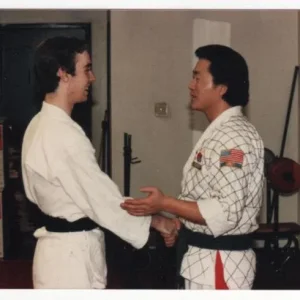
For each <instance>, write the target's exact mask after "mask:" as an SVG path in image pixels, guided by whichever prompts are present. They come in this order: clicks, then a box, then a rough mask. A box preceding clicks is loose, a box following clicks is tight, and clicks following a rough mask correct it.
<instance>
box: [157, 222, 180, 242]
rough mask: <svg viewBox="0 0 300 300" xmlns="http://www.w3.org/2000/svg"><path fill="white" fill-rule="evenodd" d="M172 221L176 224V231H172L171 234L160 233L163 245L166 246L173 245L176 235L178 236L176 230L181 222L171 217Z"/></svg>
mask: <svg viewBox="0 0 300 300" xmlns="http://www.w3.org/2000/svg"><path fill="white" fill-rule="evenodd" d="M172 221H173V222H174V224H175V226H176V231H174V232H173V233H172V234H167V233H161V235H162V237H163V238H164V241H165V245H166V246H167V247H173V246H174V244H175V242H176V239H177V236H178V230H179V229H180V227H181V223H180V221H179V220H178V219H177V218H175V219H172Z"/></svg>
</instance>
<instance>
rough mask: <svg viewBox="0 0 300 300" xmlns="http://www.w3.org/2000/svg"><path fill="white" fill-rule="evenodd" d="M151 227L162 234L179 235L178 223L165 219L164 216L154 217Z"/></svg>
mask: <svg viewBox="0 0 300 300" xmlns="http://www.w3.org/2000/svg"><path fill="white" fill-rule="evenodd" d="M151 226H152V227H153V228H154V229H156V230H157V231H159V232H160V233H161V234H166V235H168V236H171V235H174V234H177V226H176V223H175V222H174V221H172V219H169V218H165V217H163V216H158V215H154V216H152V220H151Z"/></svg>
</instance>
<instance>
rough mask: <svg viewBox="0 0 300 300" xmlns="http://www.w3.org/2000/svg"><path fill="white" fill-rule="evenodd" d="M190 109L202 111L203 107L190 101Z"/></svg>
mask: <svg viewBox="0 0 300 300" xmlns="http://www.w3.org/2000/svg"><path fill="white" fill-rule="evenodd" d="M190 109H191V110H196V111H202V107H200V106H199V105H196V104H195V103H192V102H191V103H190Z"/></svg>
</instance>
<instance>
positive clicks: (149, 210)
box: [121, 187, 165, 216]
mask: <svg viewBox="0 0 300 300" xmlns="http://www.w3.org/2000/svg"><path fill="white" fill-rule="evenodd" d="M140 191H141V192H143V193H149V195H148V196H147V197H145V198H140V199H127V200H125V201H124V202H123V203H122V204H121V207H122V208H123V209H125V210H127V212H128V213H129V214H131V215H133V216H147V215H152V214H155V213H157V212H160V211H161V210H163V205H164V201H165V195H164V194H163V193H162V192H161V191H160V190H159V189H158V188H156V187H144V188H141V189H140Z"/></svg>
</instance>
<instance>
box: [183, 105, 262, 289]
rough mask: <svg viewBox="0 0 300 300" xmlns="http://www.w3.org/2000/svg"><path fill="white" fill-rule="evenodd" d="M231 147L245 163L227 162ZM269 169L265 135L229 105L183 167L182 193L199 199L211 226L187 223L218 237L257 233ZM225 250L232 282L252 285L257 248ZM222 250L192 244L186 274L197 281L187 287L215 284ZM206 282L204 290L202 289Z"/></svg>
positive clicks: (226, 271) (226, 275)
mask: <svg viewBox="0 0 300 300" xmlns="http://www.w3.org/2000/svg"><path fill="white" fill-rule="evenodd" d="M230 149H236V150H237V151H240V150H241V151H242V152H243V155H244V157H243V162H242V164H241V165H240V167H234V166H229V165H225V166H221V162H220V161H221V160H222V158H221V153H222V151H224V150H230ZM199 152H200V153H201V154H200V155H198V153H199ZM240 153H241V152H240ZM223 154H224V152H223ZM197 156H198V159H197ZM224 157H225V158H226V153H225V156H223V158H224ZM227 157H228V156H227ZM229 157H230V158H231V159H232V158H233V160H237V161H238V162H239V160H241V157H233V156H229ZM263 172H264V145H263V142H262V139H261V138H260V136H259V134H258V133H257V131H256V129H255V128H254V126H253V125H251V124H250V123H249V121H248V120H247V119H246V117H244V116H243V114H242V111H241V107H232V108H230V109H228V110H226V111H225V112H223V113H222V114H221V115H220V116H218V117H217V118H216V119H215V120H214V121H213V122H212V123H211V124H210V125H209V127H208V128H207V129H206V131H205V132H204V133H203V135H202V136H201V138H200V139H199V141H198V142H197V144H196V146H195V147H194V149H193V151H192V153H191V155H190V157H189V159H188V161H187V163H186V164H185V166H184V169H183V180H182V193H181V195H180V196H179V198H180V199H183V200H187V201H197V204H198V207H199V210H200V212H201V214H202V216H203V217H204V219H205V220H206V224H207V226H202V225H199V224H195V223H192V222H188V221H186V220H182V222H183V223H184V224H185V226H186V227H187V228H189V229H191V230H193V231H197V232H202V233H205V234H209V235H213V236H215V237H217V236H220V235H234V234H246V233H250V232H253V231H254V230H256V229H257V228H258V224H257V216H258V214H259V210H260V207H261V203H262V194H263V177H264V173H263ZM219 253H220V256H221V260H222V263H223V266H224V269H223V270H224V279H225V282H226V284H227V287H228V288H229V289H250V288H251V287H252V284H253V280H254V276H255V270H256V256H255V253H254V251H253V250H252V249H251V250H247V251H219ZM216 254H217V251H216V250H209V249H200V248H197V247H192V246H189V247H188V251H187V253H186V254H185V256H184V258H183V261H182V265H181V275H182V276H183V277H184V278H185V279H186V280H189V281H191V282H192V283H190V284H186V288H189V287H191V285H193V286H194V287H193V288H195V286H197V285H200V286H211V287H212V288H214V287H215V275H216V274H215V262H216ZM200 286H199V289H200V288H202V287H200Z"/></svg>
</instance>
